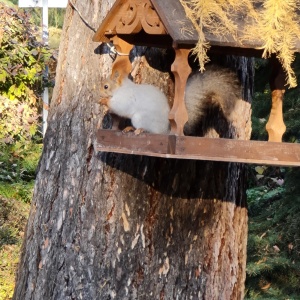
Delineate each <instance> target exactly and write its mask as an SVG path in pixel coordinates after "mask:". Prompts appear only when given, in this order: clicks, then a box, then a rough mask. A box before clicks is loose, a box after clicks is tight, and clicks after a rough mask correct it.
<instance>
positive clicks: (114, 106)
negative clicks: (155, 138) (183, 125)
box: [100, 72, 170, 134]
mask: <svg viewBox="0 0 300 300" xmlns="http://www.w3.org/2000/svg"><path fill="white" fill-rule="evenodd" d="M100 96H101V97H102V99H101V100H100V103H101V104H104V105H106V106H107V107H108V108H109V112H111V113H114V114H116V115H118V116H120V117H125V118H129V119H131V123H132V126H133V127H134V128H136V129H138V130H145V131H148V132H151V133H160V134H165V133H168V132H169V129H170V128H169V126H170V125H169V112H170V106H169V104H168V100H167V97H166V96H165V94H164V93H163V92H161V91H160V90H159V89H158V88H157V87H155V86H153V85H149V84H135V83H134V82H132V81H131V80H130V79H128V78H127V77H126V76H122V75H120V74H119V73H118V72H115V73H114V75H113V77H112V78H108V79H106V80H105V81H104V82H103V84H102V85H101V88H100Z"/></svg>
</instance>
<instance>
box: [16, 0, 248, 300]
mask: <svg viewBox="0 0 300 300" xmlns="http://www.w3.org/2000/svg"><path fill="white" fill-rule="evenodd" d="M86 2H87V3H85V4H81V2H80V1H79V0H77V1H75V0H72V3H73V4H71V5H69V6H68V8H67V12H66V17H65V24H64V31H63V36H62V39H61V40H62V44H61V46H60V55H59V63H58V68H57V77H56V86H55V89H54V95H53V99H52V103H51V107H50V113H49V118H48V129H47V133H46V137H45V140H44V150H43V154H42V158H41V161H40V164H39V170H38V174H37V179H36V184H35V192H34V197H33V201H32V205H31V213H30V217H29V221H28V225H27V230H26V235H25V240H24V245H23V250H22V256H21V262H20V267H19V272H18V277H17V284H16V289H15V294H14V299H17V300H23V299H36V300H41V299H45V300H48V299H62V300H67V299H84V300H89V299H93V300H94V299H99V300H102V299H130V300H132V299H180V300H181V299H209V300H211V299H222V300H223V299H242V298H243V293H244V281H245V265H246V240H247V209H246V200H245V168H244V165H241V164H234V163H219V162H204V161H191V160H175V159H174V160H173V159H161V158H150V157H142V156H130V155H120V154H111V153H96V152H95V150H94V149H95V147H94V146H95V145H94V143H95V133H96V130H97V124H98V121H99V120H101V119H102V116H103V114H102V111H101V108H100V107H99V105H98V104H97V101H98V100H99V90H98V87H99V82H100V81H101V79H102V78H103V77H105V76H106V75H108V74H109V71H110V66H111V60H110V58H109V56H108V55H99V52H98V48H97V47H98V45H97V44H95V43H93V42H92V36H93V33H94V32H93V30H91V28H96V27H97V26H98V25H99V24H100V22H101V20H102V19H103V17H104V16H105V15H106V13H107V10H108V9H109V7H110V6H111V5H112V3H113V2H114V1H112V0H106V1H104V0H103V1H98V0H94V1H91V0H90V1H86ZM247 64H248V62H247V61H246V60H245V62H244V63H242V64H241V65H243V66H247ZM244 71H245V70H243V74H245V72H244ZM246 71H247V70H246ZM246 91H248V88H246ZM238 109H239V111H238V114H237V115H239V116H242V117H243V119H242V118H241V117H239V118H238V117H237V120H236V124H235V126H236V127H237V128H238V131H237V132H236V136H237V137H239V138H241V139H247V138H249V133H250V125H249V124H250V123H249V118H250V108H249V104H248V103H246V102H243V103H241V104H240V105H239V108H238Z"/></svg>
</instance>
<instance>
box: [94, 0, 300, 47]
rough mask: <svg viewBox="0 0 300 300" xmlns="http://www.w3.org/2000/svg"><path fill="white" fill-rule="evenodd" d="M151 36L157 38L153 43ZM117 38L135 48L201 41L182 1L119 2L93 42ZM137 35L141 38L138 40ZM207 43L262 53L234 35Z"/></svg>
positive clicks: (208, 36) (212, 38) (240, 19)
mask: <svg viewBox="0 0 300 300" xmlns="http://www.w3.org/2000/svg"><path fill="white" fill-rule="evenodd" d="M245 18H246V16H244V15H240V16H239V17H238V19H236V20H235V22H237V23H238V24H239V26H238V28H239V32H238V33H237V34H238V36H242V33H243V28H244V22H245V21H244V20H245ZM143 33H144V34H143ZM145 33H146V35H147V37H145ZM149 34H150V35H153V37H152V41H151V39H150V38H149V36H148V35H149ZM113 35H119V36H122V37H123V38H125V39H127V40H128V42H130V43H132V44H151V45H154V46H155V45H156V46H162V47H163V46H166V45H168V46H171V45H172V44H175V45H179V46H182V45H186V46H190V47H192V46H193V45H194V44H196V42H197V40H198V33H197V31H196V29H195V28H194V26H193V24H192V22H191V21H190V20H189V19H188V18H187V17H186V15H185V11H184V9H183V7H182V5H181V3H180V1H179V0H116V2H115V4H114V5H113V7H112V8H111V10H110V11H109V13H108V15H107V17H106V18H105V19H104V21H103V22H102V24H101V25H100V27H99V28H98V30H97V32H96V33H95V35H94V38H93V40H94V41H98V42H99V41H101V42H108V41H109V38H110V37H111V36H113ZM134 35H137V37H136V38H134V37H133V36H134ZM129 36H130V37H129ZM168 38H169V39H168ZM206 39H207V41H208V42H209V44H210V45H211V46H222V47H233V48H241V49H258V48H260V47H261V46H262V45H261V44H260V43H259V42H258V41H257V40H247V41H243V43H242V42H238V41H237V40H236V39H234V38H233V37H232V36H230V35H228V36H225V37H219V36H215V35H212V34H208V33H207V34H206ZM296 49H297V50H298V51H300V41H297V42H296Z"/></svg>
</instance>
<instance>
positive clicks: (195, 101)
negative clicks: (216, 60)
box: [100, 66, 241, 134]
mask: <svg viewBox="0 0 300 300" xmlns="http://www.w3.org/2000/svg"><path fill="white" fill-rule="evenodd" d="M100 96H101V98H102V99H101V100H100V103H101V104H104V105H106V106H107V107H108V108H109V112H111V113H114V114H116V115H118V116H120V117H125V118H129V119H131V123H132V125H133V127H135V128H136V129H143V130H145V131H147V132H150V133H160V134H165V133H168V132H169V129H170V125H169V119H168V116H169V112H170V107H169V104H168V101H167V98H166V96H165V95H164V93H163V92H161V91H160V90H159V89H158V88H157V87H155V86H153V85H148V84H135V83H134V82H132V81H131V80H130V79H128V78H127V77H126V76H121V75H120V74H119V73H118V71H116V72H115V73H114V75H112V77H110V78H108V79H106V80H105V81H104V82H103V83H102V85H101V88H100ZM239 99H241V86H240V84H239V81H238V78H237V76H236V74H235V73H234V72H232V71H230V70H229V69H226V68H220V67H217V66H210V67H207V69H206V70H205V71H204V72H203V73H200V72H195V73H193V74H191V75H190V77H189V79H188V81H187V85H186V90H185V104H186V108H187V112H188V118H189V120H188V122H187V123H186V125H185V132H187V133H189V132H192V131H193V129H194V128H195V127H196V125H197V124H198V123H199V121H200V120H201V118H202V117H204V115H205V114H206V110H207V109H209V108H211V107H216V106H217V107H218V109H219V110H220V111H222V113H223V115H224V117H225V118H226V119H227V121H228V122H231V113H232V112H233V111H234V108H235V104H236V103H237V101H238V100H239Z"/></svg>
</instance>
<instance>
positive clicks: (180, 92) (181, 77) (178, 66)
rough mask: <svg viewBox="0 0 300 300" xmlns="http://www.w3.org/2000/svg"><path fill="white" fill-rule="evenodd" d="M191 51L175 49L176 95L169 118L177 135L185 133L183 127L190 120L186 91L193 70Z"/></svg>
mask: <svg viewBox="0 0 300 300" xmlns="http://www.w3.org/2000/svg"><path fill="white" fill-rule="evenodd" d="M189 53H190V49H175V54H176V57H175V61H174V62H173V64H172V67H171V70H172V72H173V74H174V77H175V96H174V103H173V107H172V109H171V112H170V114H169V119H170V124H171V134H175V135H183V127H184V124H185V123H186V122H187V120H188V114H187V110H186V107H185V103H184V93H185V87H186V82H187V79H188V77H189V75H190V73H191V71H192V70H191V68H190V66H189V63H188V56H189Z"/></svg>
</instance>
